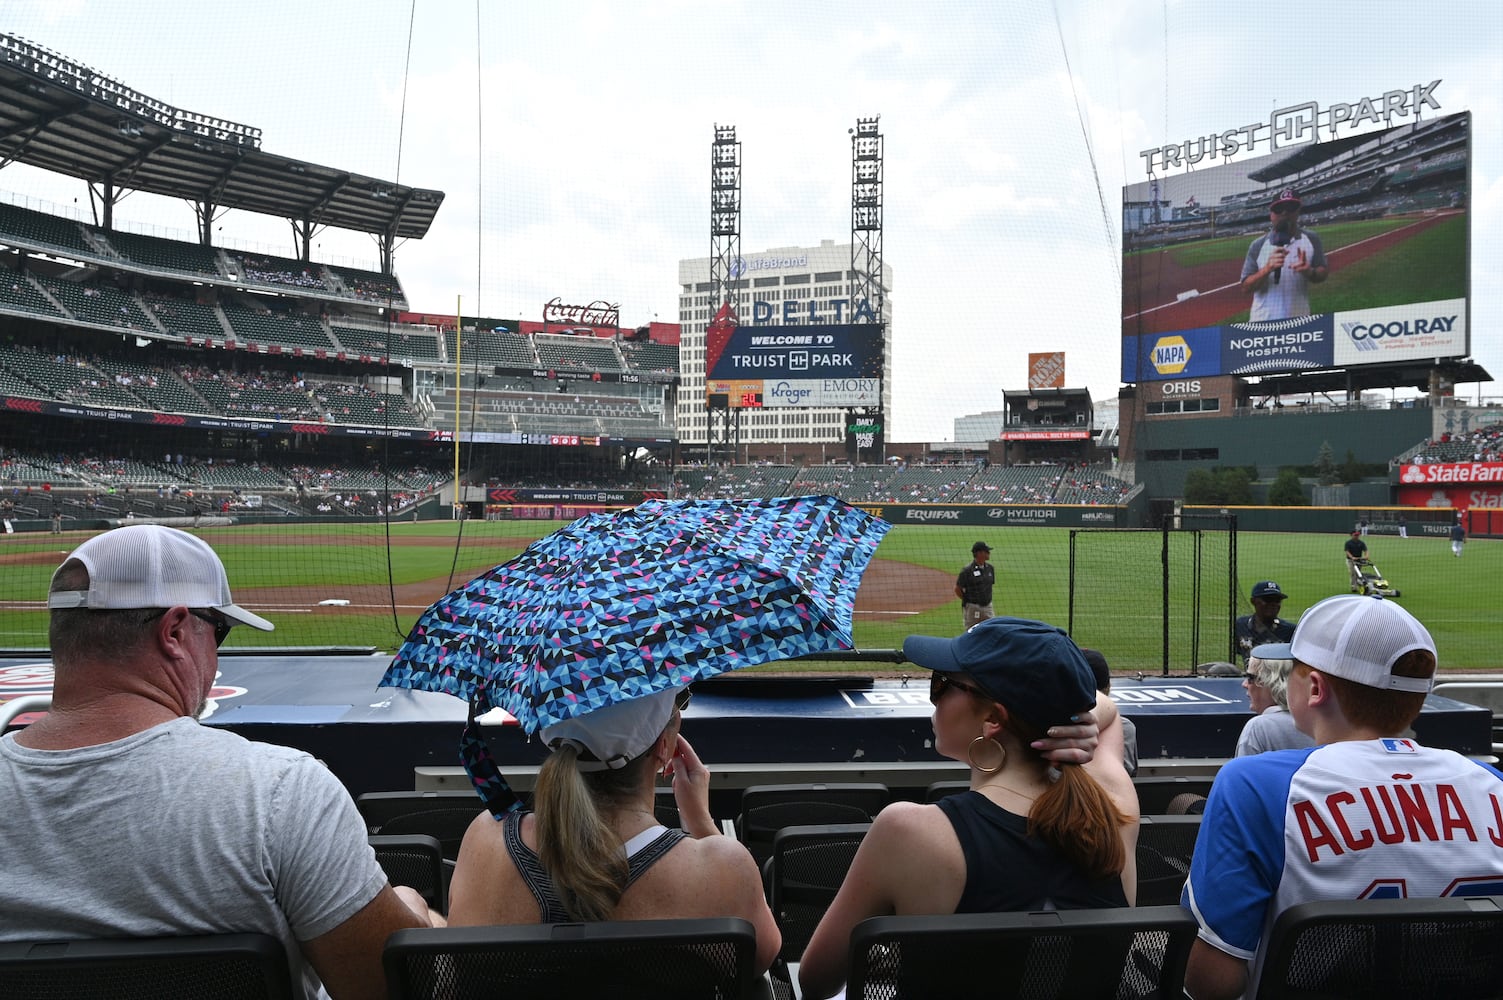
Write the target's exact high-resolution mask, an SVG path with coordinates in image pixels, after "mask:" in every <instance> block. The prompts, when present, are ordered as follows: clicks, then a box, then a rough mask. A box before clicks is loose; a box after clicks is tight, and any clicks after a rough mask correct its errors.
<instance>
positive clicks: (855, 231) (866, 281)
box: [846, 115, 888, 463]
mask: <svg viewBox="0 0 1503 1000" xmlns="http://www.w3.org/2000/svg"><path fill="white" fill-rule="evenodd" d="M881 117H882V116H881V115H875V116H873V117H871V118H857V119H856V127H855V128H854V129H851V130H850V133H851V269H850V271H849V272H848V274H849V278H848V286H847V287H848V288H849V301H850V307H851V309H852V310H854V309H856V308H857V303H859V302H861V301H862V300H865V301H866V303H867V306H868V307H869V308H870V309H871V315H872V322H874V323H876V324H877V325H878V326H879V327H880V328H881V332H880V336H881V338H882V343H883V346H882V355H883V357H886V356H887V347H886V340H887V317H886V308H885V306H886V302H887V295H886V292H885V291H884V289H883V287H882V153H883V141H882V133H881V132H880V131H879V130H878V122H879V121H880V120H881ZM887 374H888V373H887V372H886V370H885V369H884V371H883V372H882V376H883V378H884V379H885V378H886V377H887ZM884 423H885V421H884V420H883V417H882V407H881V405H880V404H879V405H877V406H866V407H857V408H855V409H852V410H848V411H847V412H846V427H847V430H848V433H849V434H852V435H853V437H851V438H848V441H854V454H852V455H851V456H850V457H851V460H852V461H853V462H857V463H859V462H861V461H863V460H864V461H871V460H872V459H875V460H876V461H878V462H881V461H883V460H884V458H885V452H886V450H887V449H886V445H885V441H886V435H885V433H884V428H883V424H884ZM848 447H851V445H849V444H848ZM863 452H865V453H866V454H862V453H863Z"/></svg>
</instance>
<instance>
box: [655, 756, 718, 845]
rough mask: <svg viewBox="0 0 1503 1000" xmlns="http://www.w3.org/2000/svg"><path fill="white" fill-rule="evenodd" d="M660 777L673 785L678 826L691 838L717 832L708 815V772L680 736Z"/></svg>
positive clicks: (711, 817)
mask: <svg viewBox="0 0 1503 1000" xmlns="http://www.w3.org/2000/svg"><path fill="white" fill-rule="evenodd" d="M663 776H664V777H666V778H668V779H669V780H670V781H671V782H672V784H673V801H674V802H676V803H677V804H678V818H679V825H680V826H682V827H683V828H684V830H685V831H686V832H687V833H688V834H689V835H690V836H692V837H709V836H713V835H714V834H717V833H719V832H720V828H719V827H717V826H716V825H715V819H714V817H713V816H711V815H710V769H709V768H707V767H705V765H704V761H702V760H700V759H699V754H697V753H695V752H694V748H693V747H692V746H690V745H689V741H688V740H686V739H684V737H683V734H682V733H680V734H679V737H678V743H677V744H676V745H675V746H674V748H673V756H672V757H670V758H668V763H667V764H666V765H664V767H663Z"/></svg>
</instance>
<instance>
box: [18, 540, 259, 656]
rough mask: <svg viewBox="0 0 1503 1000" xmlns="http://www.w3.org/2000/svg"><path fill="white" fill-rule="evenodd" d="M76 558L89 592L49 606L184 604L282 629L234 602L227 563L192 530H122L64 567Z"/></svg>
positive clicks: (61, 596) (52, 600) (56, 598)
mask: <svg viewBox="0 0 1503 1000" xmlns="http://www.w3.org/2000/svg"><path fill="white" fill-rule="evenodd" d="M73 559H76V560H78V561H79V562H81V563H83V567H84V569H86V570H88V572H89V589H88V590H58V591H54V592H52V593H49V594H48V595H47V607H49V608H89V609H92V610H96V611H113V610H125V609H127V608H173V607H177V606H179V605H182V606H184V607H189V608H213V609H214V610H215V611H218V612H219V613H220V614H222V615H224V616H225V617H226V618H228V619H229V620H230V621H231V622H234V623H235V624H237V625H249V626H250V627H251V628H258V629H260V630H261V631H263V632H270V631H272V630H273V629H275V628H276V626H275V625H273V624H272V623H271V622H269V621H267V620H266V619H265V618H262V617H261V616H259V615H253V614H251V613H250V612H249V611H247V610H245V609H244V608H242V607H240V606H239V605H237V604H236V603H235V602H234V599H233V598H231V597H230V582H229V580H228V579H226V578H225V575H224V563H222V562H220V561H219V556H217V555H215V554H214V550H213V549H211V548H209V543H208V542H205V541H204V540H203V539H201V538H199V537H198V536H196V535H190V534H188V533H187V532H186V531H178V530H177V529H176V528H167V527H163V526H162V525H160V524H133V525H129V526H127V527H124V528H116V529H115V530H113V531H106V532H105V533H104V534H102V535H95V536H94V537H93V538H91V539H89V540H88V541H86V542H84V543H83V544H82V545H80V546H79V547H78V548H76V549H74V550H73V553H72V554H71V555H70V556H68V559H67V560H64V565H66V564H67V562H68V560H73ZM59 571H61V567H59ZM52 578H53V580H56V579H57V573H53V574H52Z"/></svg>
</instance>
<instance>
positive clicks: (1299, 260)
mask: <svg viewBox="0 0 1503 1000" xmlns="http://www.w3.org/2000/svg"><path fill="white" fill-rule="evenodd" d="M1292 270H1293V271H1294V273H1295V274H1304V273H1305V272H1306V271H1308V270H1310V255H1309V254H1307V253H1305V248H1304V247H1297V248H1296V250H1295V258H1294V264H1293V266H1292Z"/></svg>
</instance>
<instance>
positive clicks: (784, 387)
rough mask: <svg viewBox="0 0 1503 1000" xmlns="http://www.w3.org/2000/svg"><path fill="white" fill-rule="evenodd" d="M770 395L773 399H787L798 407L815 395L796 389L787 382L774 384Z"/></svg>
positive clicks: (805, 390) (806, 390)
mask: <svg viewBox="0 0 1503 1000" xmlns="http://www.w3.org/2000/svg"><path fill="white" fill-rule="evenodd" d="M768 395H769V396H771V397H772V398H773V399H786V400H788V402H789V403H792V404H793V405H795V406H797V405H798V404H799V403H802V402H803V401H804V400H806V399H808V398H809V397H810V396H811V395H813V393H811V392H810V391H809V390H808V389H795V388H794V387H793V386H791V385H789V384H788V383H787V382H776V383H774V384H773V387H772V390H771V391H770V392H769V393H768Z"/></svg>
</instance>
